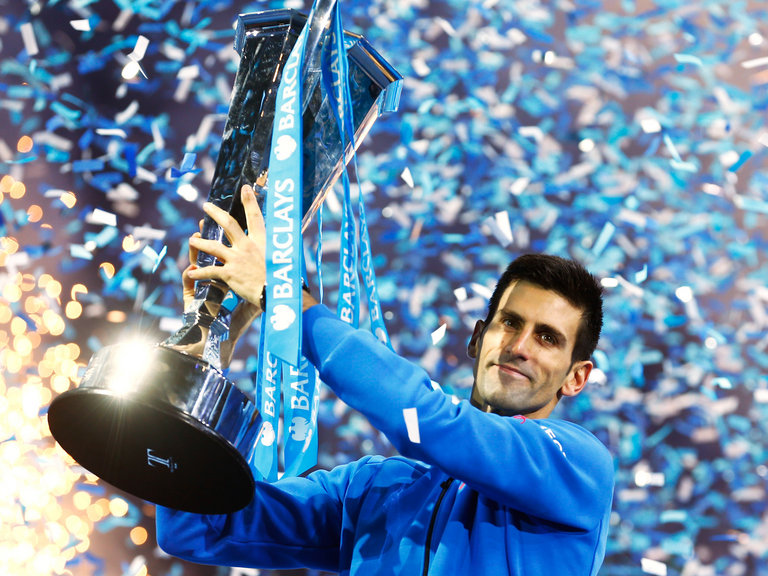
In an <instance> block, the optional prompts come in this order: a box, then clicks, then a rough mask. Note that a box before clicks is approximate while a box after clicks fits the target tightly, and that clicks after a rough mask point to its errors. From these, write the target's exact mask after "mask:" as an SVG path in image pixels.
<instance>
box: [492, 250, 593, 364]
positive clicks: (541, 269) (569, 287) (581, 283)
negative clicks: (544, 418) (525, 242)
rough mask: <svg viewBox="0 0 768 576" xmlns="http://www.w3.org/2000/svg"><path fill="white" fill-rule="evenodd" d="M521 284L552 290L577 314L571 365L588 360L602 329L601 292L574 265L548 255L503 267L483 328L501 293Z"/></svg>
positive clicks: (531, 256)
mask: <svg viewBox="0 0 768 576" xmlns="http://www.w3.org/2000/svg"><path fill="white" fill-rule="evenodd" d="M517 280H520V281H525V282H529V283H531V284H534V285H536V286H538V287H540V288H544V289H545V290H552V291H553V292H556V293H557V294H559V295H560V296H562V297H563V298H565V299H566V300H567V301H568V302H569V303H570V304H571V305H572V306H574V307H575V308H578V309H579V310H581V323H580V324H579V329H578V331H577V333H576V342H575V343H574V346H573V353H572V354H571V361H572V362H578V361H581V360H589V358H590V357H591V356H592V353H593V352H594V351H595V348H596V347H597V342H598V340H599V339H600V330H601V329H602V327H603V288H602V286H601V285H600V283H599V282H598V281H597V279H596V278H595V277H594V276H593V275H592V274H590V273H589V272H588V271H587V270H586V268H584V267H583V266H582V265H581V264H579V263H578V262H575V261H573V260H566V259H565V258H560V257H559V256H552V255H550V254H524V255H523V256H519V257H518V258H516V259H515V260H513V261H512V263H510V265H509V266H507V269H506V270H505V271H504V274H502V275H501V278H499V281H498V283H497V284H496V288H495V289H494V291H493V294H492V295H491V299H490V301H489V302H488V316H487V317H486V319H485V324H486V325H488V323H489V322H490V321H491V320H492V319H493V316H494V314H496V310H497V309H498V308H499V301H500V300H501V297H502V295H503V294H504V291H505V290H506V289H507V287H508V286H509V285H510V284H511V283H512V282H514V281H517Z"/></svg>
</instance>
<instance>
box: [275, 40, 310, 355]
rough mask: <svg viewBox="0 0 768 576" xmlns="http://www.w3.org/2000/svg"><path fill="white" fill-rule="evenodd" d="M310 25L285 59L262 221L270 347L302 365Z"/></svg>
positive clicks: (277, 103) (276, 105) (278, 91)
mask: <svg viewBox="0 0 768 576" xmlns="http://www.w3.org/2000/svg"><path fill="white" fill-rule="evenodd" d="M308 33H309V25H306V26H304V28H303V29H302V31H301V34H299V37H298V39H297V40H296V44H295V45H294V47H293V50H291V53H290V55H289V56H288V60H287V61H286V63H285V66H284V68H283V72H282V78H281V80H280V86H279V87H278V90H277V100H276V102H275V117H274V124H273V127H272V149H271V151H270V156H269V184H268V193H267V198H266V202H265V205H266V209H265V214H264V221H265V227H266V233H267V251H266V257H267V287H266V290H267V305H266V310H264V315H265V316H266V317H267V319H268V322H266V323H265V324H264V327H265V329H266V347H267V352H268V353H269V354H271V355H274V356H277V357H278V358H280V359H281V360H283V361H285V362H287V363H289V364H291V365H292V366H298V365H299V358H300V357H301V267H302V245H301V202H302V147H301V144H302V78H301V70H302V66H303V62H304V47H305V45H306V40H307V35H308Z"/></svg>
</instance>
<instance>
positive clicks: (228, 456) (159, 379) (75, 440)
mask: <svg viewBox="0 0 768 576" xmlns="http://www.w3.org/2000/svg"><path fill="white" fill-rule="evenodd" d="M146 353H147V354H149V356H144V357H141V356H135V355H132V356H128V357H127V358H128V359H129V360H130V361H131V362H132V364H133V365H134V367H132V368H130V369H128V372H129V373H130V372H131V371H132V370H133V371H134V372H136V371H140V372H141V374H136V373H133V374H128V375H129V376H130V379H129V380H128V381H130V386H128V387H127V386H126V381H127V379H126V375H127V374H126V362H125V359H126V350H125V347H121V346H119V345H118V346H109V347H107V348H104V349H102V350H101V351H99V353H97V354H96V355H95V356H94V358H93V359H92V360H91V363H90V364H89V366H88V370H87V371H86V374H85V376H84V378H83V382H82V383H81V385H80V387H79V388H77V389H74V390H70V391H67V392H65V393H63V394H61V395H60V396H58V397H57V398H56V399H55V400H54V401H53V402H52V403H51V406H50V409H49V411H48V423H49V427H50V429H51V433H52V434H53V436H54V437H55V438H56V440H57V441H58V442H59V444H61V446H62V448H64V450H66V451H67V452H68V453H69V454H70V455H71V456H72V457H73V458H74V459H75V460H76V461H77V462H78V463H79V464H80V465H81V466H83V467H84V468H85V469H87V470H88V471H90V472H92V473H93V474H95V475H97V476H98V477H100V478H101V479H103V480H105V481H106V482H108V483H110V484H112V485H114V486H115V487H117V488H119V489H121V490H124V491H125V492H128V493H129V494H132V495H134V496H138V497H139V498H143V499H145V500H148V501H150V502H153V503H155V504H161V505H163V506H167V507H169V508H174V509H177V510H184V511H188V512H196V513H204V514H221V513H227V512H232V511H235V510H239V509H240V508H243V507H244V506H246V505H247V504H248V503H249V502H250V501H251V499H252V497H253V490H254V487H255V483H254V481H253V477H252V475H251V471H250V468H249V466H248V463H247V461H246V459H245V456H247V454H248V452H249V451H250V448H251V447H252V445H253V443H254V440H255V437H256V433H257V431H258V427H259V425H260V423H261V418H260V417H259V414H258V411H257V410H256V409H255V406H254V405H253V403H252V402H251V401H250V400H249V399H248V398H247V397H246V396H245V395H244V394H243V393H242V392H241V391H240V390H239V389H238V388H237V387H236V386H234V384H232V383H231V382H229V381H228V380H226V378H224V376H223V375H221V373H219V372H218V371H216V370H214V369H212V368H211V367H210V366H209V365H208V364H207V363H205V362H203V361H201V360H198V359H196V358H194V357H190V356H187V355H185V354H183V353H180V352H177V351H175V350H172V349H168V348H164V347H162V346H160V347H156V348H154V349H149V350H147V351H146ZM118 358H120V359H123V362H122V363H121V362H120V361H119V360H118ZM137 365H138V366H137ZM142 374H143V375H142Z"/></svg>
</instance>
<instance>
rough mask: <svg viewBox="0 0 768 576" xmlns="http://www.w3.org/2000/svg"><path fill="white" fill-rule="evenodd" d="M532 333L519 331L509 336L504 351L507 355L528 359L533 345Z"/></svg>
mask: <svg viewBox="0 0 768 576" xmlns="http://www.w3.org/2000/svg"><path fill="white" fill-rule="evenodd" d="M533 337H534V335H533V332H532V331H531V330H521V331H519V332H515V333H514V334H512V335H511V336H510V339H509V341H508V342H507V345H506V349H507V352H508V353H509V354H512V355H514V356H523V357H526V358H527V357H528V355H529V354H530V350H531V346H532V344H533Z"/></svg>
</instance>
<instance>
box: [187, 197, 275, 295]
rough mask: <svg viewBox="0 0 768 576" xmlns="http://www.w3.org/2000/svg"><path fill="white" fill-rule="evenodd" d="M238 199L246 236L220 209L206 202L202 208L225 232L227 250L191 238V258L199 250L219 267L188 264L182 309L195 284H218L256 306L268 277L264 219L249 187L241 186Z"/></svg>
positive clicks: (196, 237)
mask: <svg viewBox="0 0 768 576" xmlns="http://www.w3.org/2000/svg"><path fill="white" fill-rule="evenodd" d="M240 197H241V198H242V202H243V207H244V208H245V218H246V225H247V227H248V233H247V234H246V233H245V232H244V231H243V229H242V228H241V227H240V225H239V224H238V223H237V221H236V220H235V219H234V218H232V216H230V215H229V214H228V213H227V212H225V211H224V210H222V209H221V208H219V207H217V206H214V205H213V204H211V203H209V202H206V203H205V204H204V205H203V210H205V213H206V214H208V216H210V217H211V218H213V220H214V221H215V222H216V223H217V224H218V225H219V226H221V228H222V230H224V234H226V236H227V239H228V240H229V243H230V246H225V245H224V244H223V243H221V242H219V241H217V240H205V239H203V238H201V237H200V234H199V233H195V234H194V235H192V236H191V237H190V239H189V246H190V257H191V255H192V251H193V250H194V251H199V250H202V251H204V252H206V253H208V254H210V255H211V256H214V257H215V258H217V259H218V260H219V261H220V262H221V263H222V265H221V266H205V267H203V268H197V267H196V266H195V265H194V264H191V265H190V266H189V267H188V268H187V269H186V270H184V273H183V274H182V278H183V283H184V300H185V305H186V304H187V298H188V292H189V290H188V288H189V287H190V285H191V294H192V296H194V282H195V281H196V280H221V281H222V282H225V283H226V284H227V286H229V287H230V288H231V289H232V290H233V291H234V292H235V293H237V295H238V296H240V297H241V298H243V299H244V300H247V301H248V302H250V303H251V304H254V305H256V306H258V305H259V299H260V298H261V292H262V290H263V289H264V283H265V282H266V277H267V271H266V243H267V241H266V230H265V228H264V217H263V216H262V214H261V209H259V203H258V202H257V201H256V194H255V193H254V191H253V188H251V187H250V186H248V185H245V186H243V187H242V189H241V190H240ZM195 253H196V252H195Z"/></svg>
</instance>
